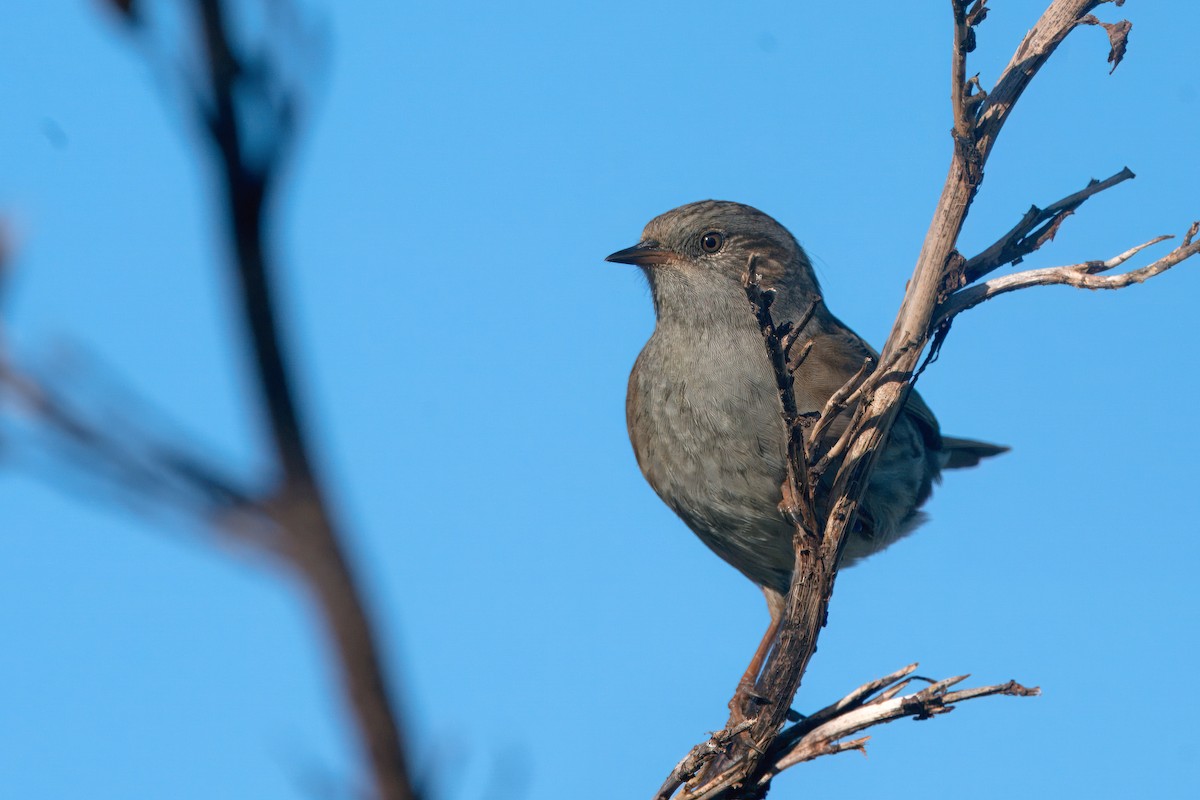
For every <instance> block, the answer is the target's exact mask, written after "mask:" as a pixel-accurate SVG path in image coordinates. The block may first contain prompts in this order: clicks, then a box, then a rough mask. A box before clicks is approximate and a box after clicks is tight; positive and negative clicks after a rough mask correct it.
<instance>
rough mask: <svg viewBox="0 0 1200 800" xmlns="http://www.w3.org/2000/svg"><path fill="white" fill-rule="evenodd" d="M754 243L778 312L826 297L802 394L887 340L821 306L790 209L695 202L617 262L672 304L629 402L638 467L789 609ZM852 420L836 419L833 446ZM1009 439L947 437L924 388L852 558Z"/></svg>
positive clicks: (827, 386)
mask: <svg viewBox="0 0 1200 800" xmlns="http://www.w3.org/2000/svg"><path fill="white" fill-rule="evenodd" d="M752 254H753V255H756V256H757V260H756V267H757V271H758V273H759V275H760V277H761V282H762V285H763V286H764V287H769V288H773V289H774V290H775V292H776V298H775V301H774V303H773V305H772V309H771V310H772V315H773V316H774V318H775V320H776V322H777V323H778V322H782V321H784V320H790V321H793V322H797V321H799V320H800V319H801V318H802V317H803V316H804V315H805V313H806V312H807V311H809V309H810V308H811V309H812V313H811V317H810V319H809V321H808V323H807V324H806V325H805V327H804V329H803V332H802V334H801V344H802V343H803V342H804V340H807V339H811V340H812V347H811V349H810V350H809V351H808V354H807V356H806V357H805V358H804V359H803V361H802V362H800V363H799V364H798V365H794V371H793V378H794V391H795V395H796V402H797V405H798V407H799V410H800V411H801V412H812V411H820V410H821V409H822V408H823V407H824V405H825V403H826V402H827V401H828V399H829V397H830V396H831V395H832V394H833V393H834V392H835V391H836V390H837V389H838V388H840V387H841V386H842V385H843V384H844V383H845V382H846V381H847V380H849V379H850V377H851V376H853V375H854V373H855V372H856V371H857V370H858V369H859V367H860V366H861V365H862V363H863V359H864V358H865V357H866V356H867V355H868V354H872V355H873V354H874V352H873V351H872V350H871V348H870V347H869V346H868V345H867V344H866V343H865V342H864V341H863V340H862V339H860V338H859V337H858V335H857V334H855V333H854V332H853V331H852V330H850V329H849V328H848V327H846V326H845V325H844V324H843V323H842V322H841V321H840V320H838V319H837V318H836V317H835V316H833V314H832V313H830V311H829V309H828V308H827V307H826V306H825V303H824V302H823V301H820V300H817V302H816V305H815V306H814V305H813V303H814V300H816V299H817V298H819V297H820V287H819V285H818V283H817V279H816V276H815V274H814V273H813V270H812V266H811V264H810V263H809V260H808V257H807V256H806V255H805V253H804V250H803V249H802V248H801V247H800V245H799V244H798V243H797V242H796V240H795V238H794V237H793V236H792V235H791V234H790V233H789V232H788V231H787V230H786V229H785V228H784V227H783V226H782V225H780V224H779V223H778V222H776V221H775V220H773V219H772V218H771V217H769V216H767V215H766V214H763V213H762V212H761V211H758V210H756V209H753V208H750V207H749V206H744V205H741V204H738V203H730V202H722V201H713V200H706V201H702V202H698V203H691V204H689V205H686V206H681V207H680V208H676V209H674V210H672V211H668V212H667V213H665V214H663V215H661V216H659V217H656V218H655V219H653V220H651V222H650V223H649V224H648V225H647V226H646V229H645V231H644V233H643V237H642V241H641V242H640V243H639V244H638V245H636V246H635V247H631V248H627V249H626V250H622V251H619V252H617V253H614V254H612V255H611V256H609V260H610V261H619V262H624V263H632V264H637V265H638V266H640V267H641V268H642V269H643V270H644V272H645V274H646V276H647V278H648V279H649V282H650V287H651V291H652V295H653V299H654V308H655V312H656V316H657V324H656V327H655V329H654V334H653V335H652V336H651V337H650V340H649V341H648V342H647V343H646V346H645V348H644V349H643V350H642V352H641V355H639V356H638V359H637V362H636V363H635V364H634V367H633V372H632V374H631V375H630V377H629V391H628V395H627V400H626V415H627V420H628V424H629V436H630V440H631V442H632V443H633V449H634V452H635V454H636V456H637V461H638V464H639V466H640V467H641V469H642V472H643V474H644V475H645V476H646V479H647V480H648V481H649V482H650V485H651V486H652V487H654V490H655V491H656V492H657V493H658V495H659V496H660V497H661V498H662V499H663V500H664V501H665V502H666V503H667V505H668V506H670V507H671V508H672V509H673V510H674V511H675V512H676V513H677V514H678V515H679V516H680V517H681V518H682V519H683V521H684V522H685V523H686V524H687V525H688V527H690V528H691V529H692V530H693V531H694V532H695V533H696V535H697V536H699V537H700V539H701V540H702V541H703V542H704V543H705V544H706V545H708V546H709V547H710V548H711V549H712V550H713V551H714V552H716V553H717V555H719V556H721V558H723V559H725V560H726V561H727V562H729V563H730V564H731V565H733V566H734V567H736V568H737V569H738V570H740V571H741V572H742V573H743V574H744V575H746V577H748V578H750V580H752V581H754V582H755V583H756V584H758V585H759V586H761V587H763V590H764V592H765V593H766V594H767V600H768V605H769V606H770V607H771V610H772V616H773V617H776V616H777V614H778V607H779V603H780V600H781V596H782V594H784V593H785V592H786V591H787V586H788V583H789V581H790V575H791V566H792V562H793V554H792V546H791V542H792V528H791V525H790V524H789V523H788V522H787V521H786V520H785V519H784V517H783V515H782V514H781V512H780V511H779V508H778V505H779V502H780V498H781V491H780V486H781V484H782V482H783V479H784V474H785V471H784V470H785V467H784V453H785V449H784V432H783V428H782V425H781V422H780V403H779V398H778V394H777V392H776V388H775V378H774V375H773V373H772V371H771V367H770V364H769V362H768V360H767V358H766V355H765V349H764V345H763V340H762V335H761V333H760V331H759V327H758V324H757V322H756V320H755V318H754V316H753V314H752V312H751V309H750V306H749V302H748V301H747V299H746V294H745V291H744V289H743V286H742V275H743V273H744V272H745V270H746V265H747V261H748V259H749V257H750V256H751V255H752ZM795 350H796V351H798V350H800V344H798V345H797V346H796V348H795ZM848 418H849V415H848V414H843V415H842V416H841V417H840V418H839V419H838V420H836V421H835V422H834V423H833V424H832V425H831V426H830V427H829V429H828V432H827V434H826V438H827V441H826V442H825V444H826V445H828V444H829V443H832V442H833V441H835V440H836V438H837V436H838V435H839V434H840V433H841V431H842V430H844V428H845V425H846V424H847V420H848ZM1005 449H1007V448H1003V447H999V446H997V445H990V444H985V443H982V442H974V441H970V440H965V439H952V438H948V437H943V436H942V435H941V432H940V431H939V429H938V423H937V420H936V418H935V417H934V416H933V413H932V412H931V411H930V410H929V407H928V406H926V405H925V403H924V401H923V400H922V399H921V398H920V396H919V395H917V394H916V392H913V393H912V394H911V395H910V397H909V399H908V401H907V404H906V406H905V408H904V410H903V411H902V413H901V414H900V415H899V416H898V417H897V420H896V423H895V426H894V428H893V429H892V432H891V435H890V437H889V439H888V441H887V444H886V446H885V448H884V451H883V453H882V454H881V455H880V458H879V461H878V462H877V467H876V470H875V473H874V474H873V476H872V478H871V482H870V484H869V486H868V490H867V494H866V496H865V498H864V501H863V504H862V508H861V511H860V514H859V517H860V519H859V525H858V527H857V528H856V530H855V531H854V533H853V534H852V536H851V538H850V540H849V541H848V542H847V544H846V548H845V551H844V555H843V565H845V564H850V563H853V562H855V561H857V560H859V559H861V558H864V557H865V556H868V555H870V554H872V553H875V552H878V551H879V550H882V549H883V548H885V547H887V546H888V545H890V544H891V543H893V542H894V541H896V540H897V539H899V538H901V537H903V536H904V535H905V534H907V533H909V532H910V531H911V530H912V529H913V528H914V527H916V526H917V525H918V524H920V522H921V520H922V518H923V515H922V514H921V512H920V511H919V508H920V506H921V504H922V503H924V502H925V500H926V499H927V498H928V497H929V494H930V490H931V487H932V484H933V482H934V481H936V480H937V479H938V477H939V475H940V472H941V470H942V469H944V468H954V467H960V466H971V465H974V464H975V463H978V461H979V459H981V458H984V457H987V456H991V455H995V454H997V453H1000V452H1003V451H1004V450H1005ZM835 472H836V467H834V468H832V469H831V470H829V472H828V473H827V475H829V476H830V479H831V477H832V475H833V474H834V473H835ZM825 488H826V489H827V488H828V487H825ZM819 495H820V496H819V498H818V504H819V505H820V504H821V502H822V501H823V499H824V497H823V493H820V492H819Z"/></svg>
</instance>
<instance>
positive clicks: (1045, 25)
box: [689, 0, 1103, 798]
mask: <svg viewBox="0 0 1200 800" xmlns="http://www.w3.org/2000/svg"><path fill="white" fill-rule="evenodd" d="M951 2H952V8H953V9H954V12H955V32H954V57H953V60H952V62H953V63H952V81H953V85H952V95H951V103H952V111H953V114H954V118H955V135H954V152H953V157H952V159H951V164H950V169H949V172H948V174H947V176H946V180H945V184H944V186H943V189H942V193H941V197H940V199H939V201H938V206H937V209H936V210H935V212H934V215H933V219H932V221H931V223H930V227H929V230H928V231H927V233H926V236H925V240H924V242H923V244H922V248H921V253H920V255H919V256H918V259H917V264H916V266H915V268H914V270H913V275H912V278H911V279H910V280H909V283H908V289H907V291H906V292H905V296H904V300H903V303H902V304H901V307H900V311H899V313H898V314H897V317H896V321H895V323H894V324H893V326H892V330H891V333H890V335H889V336H888V340H887V342H886V344H885V345H884V348H883V351H882V353H881V355H880V357H879V362H880V364H882V365H889V368H888V369H886V370H885V369H879V370H877V371H876V373H875V374H873V375H872V378H871V383H872V388H871V390H870V391H864V392H863V393H862V394H861V397H860V398H858V405H857V407H856V408H855V411H854V414H853V416H852V418H851V420H850V424H849V426H848V428H847V433H846V434H844V438H845V440H846V444H845V445H843V447H844V454H841V456H842V461H841V465H840V467H839V469H838V471H837V474H836V476H835V478H834V481H833V486H832V488H831V489H829V490H828V513H827V516H825V517H824V518H823V522H824V526H823V529H822V530H821V533H820V536H819V537H814V536H812V535H811V534H807V535H806V534H805V532H804V531H802V530H800V526H797V531H796V535H795V538H794V543H795V550H796V559H795V562H794V565H793V571H792V581H791V585H790V587H789V590H788V594H787V596H786V597H785V598H784V612H783V618H782V621H781V623H780V625H779V631H778V636H777V638H776V643H775V647H774V648H773V649H772V651H771V653H770V655H769V657H768V658H767V662H766V665H765V666H764V668H763V670H762V674H761V677H760V679H759V681H758V684H757V686H756V692H757V693H758V694H759V695H761V696H762V698H763V702H762V704H761V705H760V713H759V715H758V717H757V718H756V719H755V720H754V724H753V726H752V727H750V728H749V729H747V730H746V731H745V732H744V733H743V734H742V735H741V736H740V737H739V738H737V739H736V740H734V741H733V742H732V744H731V746H730V752H729V753H728V754H726V755H725V756H723V761H722V762H720V763H721V764H725V765H728V766H722V767H721V768H720V775H719V776H718V777H717V778H716V779H715V780H714V781H706V783H708V784H709V785H708V787H707V788H704V789H703V790H702V791H703V795H702V796H704V797H714V798H715V797H723V798H725V797H728V798H732V797H735V796H751V794H752V793H749V792H743V793H741V794H739V793H738V791H739V790H737V789H734V788H733V787H737V786H742V787H748V786H758V785H759V784H758V780H759V779H760V778H761V777H762V776H763V774H764V771H765V770H766V769H768V768H769V765H766V764H765V762H764V760H763V758H764V754H765V753H767V752H768V751H770V748H771V746H772V743H773V742H774V741H775V740H776V737H777V735H778V732H779V731H780V729H781V726H782V724H783V722H784V720H785V717H786V715H787V709H788V707H789V705H790V703H791V699H792V698H793V697H794V696H795V692H796V689H797V687H798V686H799V683H800V679H801V677H802V676H803V674H804V671H805V670H806V668H807V666H808V662H809V660H810V659H811V657H812V654H813V652H814V651H815V647H816V639H817V636H818V634H819V632H820V629H821V628H822V627H823V626H824V624H825V621H826V619H827V613H828V606H829V598H830V596H831V594H832V591H833V583H834V579H835V577H836V573H837V565H838V561H839V559H840V557H841V553H842V550H843V548H844V546H845V542H846V539H847V536H848V534H849V532H850V530H851V529H852V527H853V525H854V522H855V519H856V517H857V514H858V508H859V504H860V503H861V502H862V498H863V496H864V494H865V492H866V488H867V485H868V482H869V480H870V477H871V474H872V472H873V470H874V468H875V463H876V461H877V460H878V458H879V455H880V453H881V452H882V450H883V444H884V442H885V441H886V440H887V437H888V434H889V432H890V430H891V427H892V424H893V422H894V420H895V418H896V415H897V414H898V413H899V411H900V409H901V407H902V406H903V404H904V402H905V400H906V398H907V396H908V392H909V391H910V389H911V387H910V383H909V380H910V378H911V376H912V374H913V371H914V369H915V368H916V366H917V362H918V361H919V359H920V356H921V352H922V351H923V349H924V347H925V345H926V344H927V342H928V337H929V335H930V332H931V331H932V330H935V329H936V328H935V326H931V322H932V321H933V318H934V312H935V309H936V308H937V307H938V305H939V303H941V302H943V301H945V300H946V298H947V295H948V294H949V293H951V292H953V291H954V290H955V289H957V288H958V286H961V285H962V284H961V282H956V280H955V279H957V278H961V273H962V270H963V268H964V264H965V261H964V259H963V258H962V256H961V255H960V254H958V252H957V251H956V250H955V244H956V242H957V240H958V237H959V234H960V233H961V231H962V225H963V221H964V220H965V218H966V215H967V212H968V211H969V209H970V206H971V203H972V201H973V200H974V197H975V193H976V191H977V190H978V187H979V185H980V183H981V182H982V180H983V168H984V165H985V163H986V161H987V158H988V156H989V155H990V153H991V150H992V148H993V147H994V146H995V142H996V139H997V137H998V135H999V133H1000V131H1001V129H1002V128H1003V126H1004V123H1005V122H1006V121H1007V119H1008V116H1009V114H1010V113H1011V111H1012V108H1013V105H1014V104H1015V103H1016V101H1017V100H1018V99H1019V98H1020V96H1021V94H1022V93H1023V92H1024V90H1025V88H1026V87H1027V86H1028V85H1029V83H1030V81H1031V80H1032V79H1033V78H1034V77H1035V76H1036V75H1037V73H1038V71H1039V70H1040V69H1041V67H1042V66H1043V65H1044V64H1045V62H1046V60H1047V59H1048V58H1049V57H1050V56H1051V55H1052V54H1053V53H1054V51H1055V49H1056V48H1057V47H1058V45H1059V44H1060V43H1061V42H1062V41H1063V39H1065V38H1066V36H1067V35H1068V34H1069V33H1070V32H1071V31H1072V30H1073V29H1074V28H1075V27H1077V26H1078V25H1080V24H1082V20H1083V18H1084V16H1085V15H1087V14H1088V12H1090V11H1092V10H1093V9H1094V8H1096V7H1097V6H1098V5H1101V4H1102V2H1103V0H1054V2H1052V3H1051V4H1050V6H1049V7H1048V8H1047V10H1046V12H1045V13H1044V14H1043V15H1042V17H1041V19H1039V20H1038V22H1037V23H1036V24H1035V25H1034V27H1033V29H1032V30H1030V32H1029V33H1028V34H1027V35H1026V37H1025V39H1024V40H1023V41H1022V42H1021V44H1020V46H1019V47H1018V48H1017V51H1016V52H1015V53H1014V55H1013V57H1012V59H1011V60H1010V62H1009V65H1008V66H1007V67H1006V69H1005V70H1004V73H1003V74H1002V75H1001V77H1000V80H999V81H998V82H997V84H996V86H995V87H994V88H993V89H992V91H991V92H990V93H989V94H986V95H983V94H982V92H981V93H980V95H981V97H980V99H976V97H974V96H972V95H971V93H970V91H971V85H972V82H971V81H969V80H967V78H966V67H965V55H966V53H968V52H969V51H970V49H971V48H972V47H973V39H972V35H973V34H972V31H971V30H970V29H971V28H973V25H974V24H976V23H978V22H979V21H982V18H983V13H984V10H983V5H984V4H983V3H979V4H977V7H975V8H972V9H971V11H970V12H967V11H966V8H965V6H966V4H965V3H964V2H963V1H962V0H951ZM971 119H974V125H973V127H970V126H968V125H967V123H968V122H969V121H970V120H971ZM968 127H969V130H968V129H967V128H968ZM773 363H775V362H773ZM893 363H894V366H891V365H893ZM777 370H778V366H777ZM777 377H778V378H779V380H781V381H783V380H786V378H787V377H788V376H784V375H778V373H777ZM789 434H790V431H789ZM836 446H837V445H836V444H835V447H836ZM789 452H790V451H789ZM791 472H793V473H794V472H796V470H794V469H792V470H791ZM800 472H801V473H802V472H803V470H800ZM799 479H800V475H794V476H791V478H790V480H789V481H788V484H785V486H784V487H783V495H784V498H785V500H786V499H787V498H789V497H790V498H795V497H797V496H801V497H802V496H804V495H805V493H806V492H805V491H804V489H803V487H801V486H800V485H799V483H798V481H799ZM789 484H790V485H789ZM814 544H815V545H816V546H815V547H814V546H813V545H814ZM944 688H945V687H942V689H941V691H942V692H943V693H944ZM925 691H926V694H927V695H931V694H934V693H930V692H928V690H925ZM918 694H920V693H918ZM899 699H900V698H893V700H889V701H887V702H893V701H895V700H899ZM929 713H933V712H932V711H930V712H929ZM731 720H732V718H731ZM734 721H736V720H734ZM842 735H845V734H842ZM860 744H861V743H859V744H858V745H855V746H856V747H857V746H859V745H860ZM709 769H710V772H711V771H712V766H711V765H710V768H709ZM696 794H697V793H695V792H694V793H693V794H692V795H689V797H693V796H695V795H696ZM760 794H761V792H759V793H758V794H755V795H753V796H759V795H760Z"/></svg>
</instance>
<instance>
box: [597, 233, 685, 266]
mask: <svg viewBox="0 0 1200 800" xmlns="http://www.w3.org/2000/svg"><path fill="white" fill-rule="evenodd" d="M672 258H673V255H672V253H671V251H670V250H664V249H663V248H662V247H661V246H660V245H659V244H658V242H656V241H654V240H653V239H647V240H646V241H644V242H638V243H637V244H635V245H634V246H633V247H626V248H625V249H624V250H618V251H617V252H615V253H613V254H612V255H611V256H608V257H607V258H605V259H604V260H605V261H615V262H616V263H618V264H635V265H637V266H639V267H652V266H656V265H658V264H665V263H667V262H668V261H670V260H671V259H672Z"/></svg>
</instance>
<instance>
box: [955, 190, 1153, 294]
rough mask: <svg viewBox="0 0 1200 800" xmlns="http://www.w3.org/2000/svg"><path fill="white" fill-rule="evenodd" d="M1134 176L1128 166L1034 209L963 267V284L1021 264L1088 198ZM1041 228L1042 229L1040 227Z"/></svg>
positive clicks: (1048, 239)
mask: <svg viewBox="0 0 1200 800" xmlns="http://www.w3.org/2000/svg"><path fill="white" fill-rule="evenodd" d="M1133 177H1135V176H1134V174H1133V172H1132V171H1130V169H1129V167H1125V168H1124V169H1122V170H1121V171H1120V172H1118V173H1117V174H1116V175H1113V176H1112V177H1109V178H1105V179H1104V180H1102V181H1097V180H1094V179H1093V180H1091V181H1089V182H1088V185H1087V186H1086V187H1084V188H1083V189H1080V190H1079V191H1078V192H1075V193H1074V194H1071V195H1067V196H1066V197H1064V198H1063V199H1061V200H1059V201H1057V202H1055V203H1051V204H1050V205H1048V206H1046V207H1045V208H1044V209H1043V208H1038V207H1037V206H1031V207H1030V208H1029V210H1028V211H1026V212H1025V216H1024V217H1022V218H1021V221H1020V222H1018V223H1017V224H1016V225H1015V226H1014V227H1013V229H1012V230H1010V231H1009V232H1008V233H1006V234H1004V236H1002V237H1001V238H1000V240H999V241H997V242H996V243H995V244H993V245H992V246H991V247H989V248H987V249H986V250H984V251H983V252H982V253H980V254H979V255H977V256H975V257H974V258H971V259H969V260H968V261H967V263H966V266H965V267H964V268H963V273H962V282H961V284H960V285H962V286H966V285H969V284H972V283H974V282H975V281H977V280H979V279H980V278H982V277H983V276H984V275H987V274H988V273H990V272H992V271H994V270H996V269H997V268H999V267H1001V266H1003V265H1004V264H1017V263H1020V261H1021V259H1023V258H1024V257H1025V256H1027V255H1029V254H1030V253H1032V252H1033V251H1035V250H1037V249H1038V248H1039V247H1041V246H1042V245H1044V244H1045V243H1046V242H1049V241H1051V240H1052V239H1053V238H1054V235H1055V234H1056V233H1058V228H1059V226H1060V225H1062V223H1063V221H1064V220H1065V219H1066V218H1067V217H1069V216H1071V214H1073V213H1074V212H1075V209H1077V208H1079V207H1080V206H1081V205H1083V203H1084V201H1086V200H1087V199H1088V198H1089V197H1091V196H1092V195H1095V194H1099V193H1100V192H1103V191H1104V190H1105V189H1110V188H1112V187H1113V186H1116V185H1117V184H1118V183H1122V182H1124V181H1127V180H1129V179H1130V178H1133ZM1043 223H1044V224H1043ZM1039 225H1040V226H1041V227H1038V226H1039ZM1035 228H1036V230H1035ZM952 288H955V289H956V288H958V287H957V286H955V287H952Z"/></svg>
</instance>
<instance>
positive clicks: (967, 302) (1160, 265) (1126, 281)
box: [932, 222, 1200, 328]
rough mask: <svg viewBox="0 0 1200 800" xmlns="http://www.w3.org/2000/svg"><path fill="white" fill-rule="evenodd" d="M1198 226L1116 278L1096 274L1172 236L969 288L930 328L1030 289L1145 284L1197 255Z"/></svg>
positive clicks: (951, 300) (1199, 247) (955, 296)
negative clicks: (1103, 257)
mask: <svg viewBox="0 0 1200 800" xmlns="http://www.w3.org/2000/svg"><path fill="white" fill-rule="evenodd" d="M1198 226H1200V222H1196V223H1192V226H1191V228H1190V229H1189V230H1188V232H1187V235H1186V236H1185V238H1184V241H1183V243H1182V244H1180V245H1179V247H1176V248H1175V249H1174V250H1172V251H1171V252H1169V253H1167V254H1166V255H1165V256H1163V257H1162V258H1160V259H1158V260H1157V261H1155V262H1154V263H1152V264H1148V265H1146V266H1144V267H1141V268H1140V269H1135V270H1131V271H1130V272H1124V273H1121V274H1120V275H1100V274H1098V273H1102V272H1107V271H1108V270H1110V269H1114V268H1115V267H1119V266H1120V265H1121V264H1124V263H1125V262H1126V261H1128V260H1129V259H1130V258H1132V257H1133V256H1135V255H1137V254H1138V253H1139V252H1141V251H1142V250H1145V249H1146V248H1147V247H1150V246H1151V245H1155V244H1158V243H1159V242H1162V241H1165V240H1166V239H1170V238H1172V237H1170V236H1157V237H1155V238H1153V239H1151V240H1150V241H1148V242H1144V243H1143V244H1139V245H1137V246H1136V247H1131V248H1130V249H1128V250H1126V251H1125V252H1123V253H1119V254H1117V255H1115V256H1113V257H1112V258H1110V259H1108V260H1107V261H1085V262H1083V263H1081V264H1071V265H1068V266H1062V267H1047V268H1045V269H1031V270H1025V271H1024V272H1016V273H1013V274H1012V275H1004V276H1002V277H999V278H993V279H992V280H990V281H986V282H985V283H981V284H978V285H976V286H969V287H967V288H965V289H961V290H960V291H958V292H956V293H955V294H953V295H951V296H950V298H949V299H947V300H946V301H945V302H943V303H942V304H941V305H940V306H938V309H937V316H936V317H935V318H934V321H933V323H932V325H933V327H934V328H937V327H938V326H939V325H942V324H943V323H946V322H949V321H950V320H951V319H953V318H954V317H955V316H957V315H958V314H961V313H962V312H964V311H966V310H967V309H969V308H974V307H975V306H977V305H979V304H980V303H983V302H985V301H987V300H991V299H992V298H993V297H996V296H998V295H1002V294H1006V293H1008V292H1014V291H1016V290H1017V289H1025V288H1028V287H1030V286H1053V285H1065V286H1074V287H1076V288H1078V289H1123V288H1124V287H1126V286H1131V285H1133V284H1135V283H1145V282H1146V281H1148V280H1150V279H1151V278H1153V277H1154V276H1156V275H1161V274H1162V273H1164V272H1166V271H1167V270H1169V269H1170V268H1171V267H1174V266H1175V265H1176V264H1179V263H1181V262H1183V261H1186V260H1187V259H1189V258H1191V257H1192V256H1194V255H1196V254H1197V253H1200V242H1193V241H1192V239H1193V237H1195V235H1196V232H1197V228H1198Z"/></svg>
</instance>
